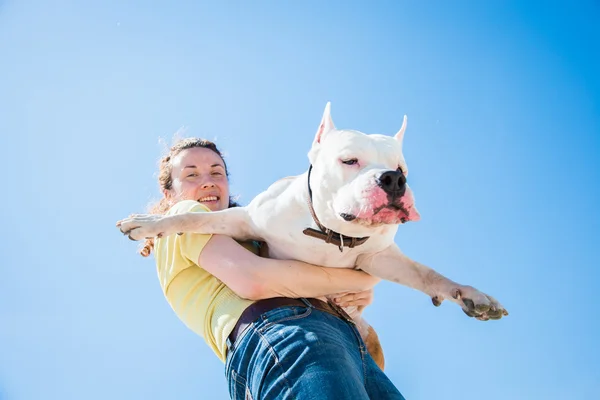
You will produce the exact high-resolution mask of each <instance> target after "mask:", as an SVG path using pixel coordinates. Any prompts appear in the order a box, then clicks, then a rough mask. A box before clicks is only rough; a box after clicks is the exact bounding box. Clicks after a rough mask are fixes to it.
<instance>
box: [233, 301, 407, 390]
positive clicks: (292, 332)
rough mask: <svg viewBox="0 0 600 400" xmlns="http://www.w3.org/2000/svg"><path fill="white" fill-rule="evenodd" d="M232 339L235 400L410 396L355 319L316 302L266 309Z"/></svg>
mask: <svg viewBox="0 0 600 400" xmlns="http://www.w3.org/2000/svg"><path fill="white" fill-rule="evenodd" d="M303 301H305V302H306V303H307V305H308V304H310V303H308V302H307V301H306V300H303ZM228 345H229V350H228V352H227V360H226V364H225V375H226V377H227V381H228V383H229V394H230V396H231V398H232V399H235V400H238V399H240V400H248V399H252V400H275V399H277V400H288V399H289V400H291V399H297V400H309V399H315V400H317V399H318V400H338V399H339V400H346V399H347V400H360V399H377V400H385V399H398V400H404V397H403V396H402V395H401V394H400V392H399V391H398V389H396V388H395V387H394V385H393V384H392V382H391V381H390V380H389V379H388V377H387V376H386V375H385V374H384V373H383V371H381V369H380V368H379V367H378V366H377V365H376V364H375V362H374V361H373V359H372V358H371V356H370V355H369V353H368V352H367V349H366V347H365V344H364V342H363V341H362V339H361V337H360V335H359V333H358V331H357V330H356V327H355V326H354V324H352V323H351V322H347V321H345V320H343V319H341V318H339V317H336V316H334V315H331V314H329V313H327V312H323V311H320V310H317V309H315V308H312V307H311V306H307V307H300V306H286V307H280V308H276V309H274V310H270V311H268V312H265V313H264V314H262V315H261V316H260V318H258V320H257V321H255V322H254V323H253V324H251V325H249V326H248V328H247V329H246V330H245V331H244V332H243V333H242V334H241V335H240V336H239V337H238V338H237V340H236V342H235V343H234V344H231V343H229V342H228Z"/></svg>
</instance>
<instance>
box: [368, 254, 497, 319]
mask: <svg viewBox="0 0 600 400" xmlns="http://www.w3.org/2000/svg"><path fill="white" fill-rule="evenodd" d="M357 266H358V268H360V269H362V270H363V271H365V272H368V273H369V274H371V275H373V276H377V277H379V278H381V279H385V280H388V281H392V282H396V283H399V284H401V285H404V286H408V287H411V288H413V289H416V290H419V291H421V292H423V293H426V294H427V295H429V296H430V297H431V300H432V302H433V304H434V305H435V306H439V305H440V304H442V301H444V300H446V299H448V300H450V301H452V302H454V303H456V304H458V305H459V306H461V308H462V309H463V311H464V312H465V314H467V315H468V316H470V317H475V318H477V319H479V320H482V321H487V320H489V319H500V318H502V317H503V316H505V315H508V312H507V311H506V310H505V309H504V307H502V305H501V304H500V303H499V302H498V301H497V300H496V299H494V298H493V297H491V296H488V295H487V294H485V293H482V292H480V291H479V290H477V289H475V288H474V287H472V286H466V285H460V284H458V283H456V282H453V281H451V280H450V279H448V278H446V277H445V276H443V275H441V274H439V273H437V272H436V271H434V270H433V269H431V268H429V267H427V266H425V265H423V264H420V263H418V262H416V261H413V260H411V259H410V258H408V257H407V256H405V255H404V254H403V253H402V252H401V251H400V249H399V248H398V246H396V245H395V244H393V245H391V246H390V247H388V248H387V249H385V250H383V251H381V252H379V253H375V254H367V255H363V256H360V257H359V259H358V263H357Z"/></svg>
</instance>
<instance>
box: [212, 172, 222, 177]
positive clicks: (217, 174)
mask: <svg viewBox="0 0 600 400" xmlns="http://www.w3.org/2000/svg"><path fill="white" fill-rule="evenodd" d="M212 174H213V175H215V176H221V175H223V174H222V173H220V172H213V173H212Z"/></svg>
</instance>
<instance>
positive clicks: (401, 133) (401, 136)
mask: <svg viewBox="0 0 600 400" xmlns="http://www.w3.org/2000/svg"><path fill="white" fill-rule="evenodd" d="M406 120H407V118H406V115H405V116H404V121H402V127H401V128H400V130H399V131H398V133H396V135H395V136H394V137H395V138H396V140H397V141H399V142H400V143H402V139H404V131H406Z"/></svg>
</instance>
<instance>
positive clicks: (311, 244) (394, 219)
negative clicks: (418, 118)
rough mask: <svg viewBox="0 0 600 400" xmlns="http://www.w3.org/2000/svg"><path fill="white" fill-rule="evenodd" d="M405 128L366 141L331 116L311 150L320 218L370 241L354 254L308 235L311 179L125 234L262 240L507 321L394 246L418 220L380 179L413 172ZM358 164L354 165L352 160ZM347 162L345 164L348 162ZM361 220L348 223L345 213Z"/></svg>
mask: <svg viewBox="0 0 600 400" xmlns="http://www.w3.org/2000/svg"><path fill="white" fill-rule="evenodd" d="M405 129H406V116H405V117H404V122H403V124H402V128H401V129H400V131H399V132H398V133H397V134H396V135H395V136H394V137H388V136H383V135H366V134H364V133H361V132H358V131H353V130H338V129H336V128H335V126H334V124H333V121H332V119H331V116H330V104H329V103H328V104H327V106H326V107H325V112H324V114H323V118H322V120H321V124H320V125H319V129H318V131H317V134H316V136H315V139H314V141H313V145H312V148H311V150H310V152H309V155H308V156H309V160H310V162H311V165H312V173H311V176H310V185H311V188H312V191H313V194H312V201H313V204H314V210H315V213H316V216H317V218H318V219H319V220H320V222H321V224H322V225H324V226H325V227H327V228H329V229H331V230H334V231H336V232H339V233H341V234H342V235H344V236H350V237H364V236H369V237H370V238H369V240H368V241H367V242H366V243H364V244H362V245H360V246H357V247H354V248H344V249H343V251H340V250H339V249H338V247H337V246H335V245H332V244H328V243H325V242H324V241H322V240H319V239H316V238H313V237H309V236H306V235H304V234H303V233H302V232H303V230H304V229H305V228H307V227H312V228H314V229H318V227H317V225H316V223H315V221H314V220H313V218H312V217H311V214H310V212H309V208H308V204H307V199H308V185H307V180H308V173H304V174H302V175H299V176H296V177H292V178H290V179H283V180H280V181H278V182H276V183H274V184H273V185H271V186H270V187H269V188H268V189H267V190H266V191H264V192H263V193H261V194H259V195H258V196H257V197H256V198H254V199H253V200H252V201H251V202H250V204H248V205H247V206H245V207H236V208H230V209H227V210H223V211H217V212H210V213H189V214H180V215H173V216H157V215H134V216H132V217H130V218H127V219H125V220H123V221H121V223H120V229H121V231H122V232H124V233H126V234H128V235H129V236H130V238H132V239H135V240H141V239H143V238H146V237H154V236H157V235H159V234H161V235H164V236H166V235H170V234H174V233H177V232H197V233H213V234H222V235H228V236H231V237H233V238H235V239H238V240H248V239H255V240H260V241H265V242H266V243H267V244H268V249H269V257H272V258H280V259H296V260H301V261H304V262H307V263H311V264H315V265H322V266H326V267H332V268H357V269H361V270H363V271H366V272H368V273H369V274H372V275H374V276H377V277H379V278H382V279H386V280H389V281H392V282H396V283H399V284H402V285H405V286H408V287H411V288H413V289H417V290H419V291H421V292H423V293H425V294H427V295H428V296H430V297H431V298H432V299H433V302H434V304H435V305H439V304H440V303H441V302H442V301H443V300H445V299H448V300H450V301H452V302H454V303H456V304H458V305H459V306H461V307H462V308H463V310H464V311H465V313H467V315H470V316H472V317H475V318H477V319H480V320H487V319H490V318H492V319H499V318H501V317H502V316H503V315H508V313H507V312H506V310H504V308H503V307H502V306H501V305H500V303H498V302H497V301H496V300H495V299H494V298H492V297H491V296H488V295H486V294H484V293H482V292H480V291H478V290H477V289H475V288H473V287H471V286H465V285H460V284H458V283H456V282H453V281H451V280H449V279H448V278H446V277H444V276H442V275H440V274H439V273H437V272H435V271H434V270H433V269H431V268H429V267H426V266H425V265H423V264H420V263H418V262H415V261H413V260H411V259H410V258H408V257H407V256H405V255H404V254H403V253H402V252H401V251H400V249H399V248H398V246H397V245H396V244H395V243H394V236H395V234H396V231H397V229H398V225H399V224H400V223H402V222H405V221H411V220H412V221H414V220H418V218H419V214H418V212H417V210H416V208H415V206H414V198H413V194H412V191H411V190H410V188H409V187H408V185H407V186H406V190H405V192H404V194H403V195H402V196H401V197H400V198H396V199H395V200H394V201H395V203H396V205H399V206H400V207H391V208H390V207H387V206H388V205H389V204H388V202H389V199H388V197H387V196H386V193H385V192H384V190H383V189H382V188H381V187H380V184H379V179H380V178H381V175H382V174H383V173H384V172H386V171H397V170H398V168H400V170H401V171H402V172H403V174H404V175H405V176H407V175H408V167H407V165H406V161H405V159H404V156H403V154H402V140H403V136H404V132H405ZM354 159H355V160H357V163H356V164H354V165H347V163H349V164H352V163H353V161H349V160H354ZM344 162H346V163H344ZM342 213H344V214H351V215H353V216H355V217H356V218H355V219H354V220H352V221H346V220H345V219H344V218H342V217H341V216H340V214H342ZM347 311H348V312H349V313H350V314H351V315H352V316H353V318H355V319H356V320H357V322H359V324H358V325H359V326H362V329H361V331H362V333H363V334H364V333H365V332H366V330H365V327H367V326H368V325H366V323H364V321H362V320H361V318H360V315H359V314H358V313H357V312H356V310H355V309H349V310H347Z"/></svg>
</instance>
